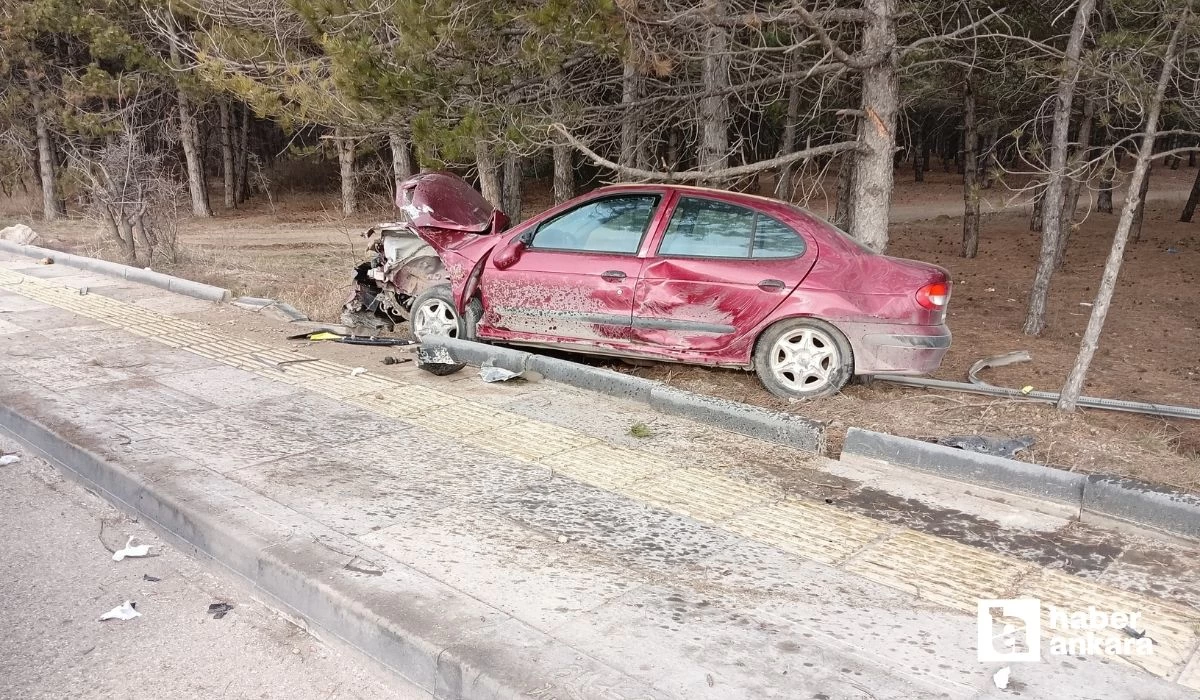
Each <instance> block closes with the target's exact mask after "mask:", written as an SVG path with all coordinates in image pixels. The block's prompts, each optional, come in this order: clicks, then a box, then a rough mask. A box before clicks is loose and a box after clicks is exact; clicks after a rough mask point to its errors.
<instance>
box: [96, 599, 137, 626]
mask: <svg viewBox="0 0 1200 700" xmlns="http://www.w3.org/2000/svg"><path fill="white" fill-rule="evenodd" d="M134 605H137V603H134V602H133V601H130V600H127V601H125V602H124V603H122V604H120V605H118V606H117V607H115V608H113V609H112V610H109V611H108V612H106V613H104V614H103V615H101V616H100V621H101V622H104V621H105V620H132V619H133V618H135V617H141V616H142V614H141V613H140V612H138V611H137V610H134V609H133V606H134Z"/></svg>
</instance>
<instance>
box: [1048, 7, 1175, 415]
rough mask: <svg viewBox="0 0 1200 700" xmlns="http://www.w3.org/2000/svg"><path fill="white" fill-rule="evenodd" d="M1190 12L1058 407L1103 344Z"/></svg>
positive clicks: (1072, 397) (1070, 402)
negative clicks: (1127, 243) (1109, 313)
mask: <svg viewBox="0 0 1200 700" xmlns="http://www.w3.org/2000/svg"><path fill="white" fill-rule="evenodd" d="M1187 14H1188V12H1187V11H1186V10H1185V11H1184V16H1183V17H1181V18H1180V19H1179V20H1178V23H1177V24H1176V25H1175V30H1174V31H1173V32H1171V40H1170V42H1169V43H1168V44H1167V51H1166V54H1165V55H1164V56H1163V68H1162V73H1161V74H1160V75H1159V78H1158V89H1157V91H1156V92H1155V93H1154V98H1153V99H1152V101H1151V102H1150V111H1149V113H1148V114H1147V115H1146V124H1145V126H1144V127H1143V129H1142V144H1141V147H1140V148H1139V149H1138V156H1137V163H1136V164H1135V165H1134V168H1133V176H1132V177H1131V178H1130V180H1129V194H1128V195H1126V197H1125V205H1124V206H1123V207H1121V220H1120V222H1118V224H1117V231H1116V234H1114V235H1113V242H1112V248H1110V249H1109V251H1108V260H1107V261H1106V262H1105V263H1104V274H1103V275H1102V276H1101V278H1100V287H1099V288H1098V289H1097V290H1096V301H1095V302H1094V303H1093V304H1092V314H1091V316H1090V317H1089V318H1088V325H1087V330H1085V331H1084V332H1083V341H1082V342H1080V344H1079V356H1078V357H1076V358H1075V366H1074V367H1072V368H1071V373H1070V374H1069V375H1068V376H1067V381H1066V383H1065V384H1064V385H1063V390H1062V393H1061V394H1060V395H1059V399H1058V407H1059V408H1060V409H1062V410H1064V411H1074V410H1075V404H1076V402H1077V401H1078V400H1079V395H1080V394H1081V393H1082V392H1083V380H1084V379H1085V378H1086V377H1087V371H1088V368H1089V367H1090V366H1091V364H1092V357H1093V356H1094V355H1095V354H1096V348H1097V346H1099V344H1100V332H1101V331H1102V330H1103V329H1104V320H1105V318H1106V317H1107V316H1108V308H1109V305H1110V304H1111V303H1112V297H1113V292H1114V291H1115V290H1116V287H1117V275H1119V274H1120V272H1121V261H1122V259H1123V258H1124V257H1125V243H1126V241H1127V240H1128V239H1129V233H1130V229H1132V228H1133V219H1134V211H1135V210H1136V209H1138V208H1139V207H1140V206H1141V205H1142V203H1143V202H1142V199H1141V195H1140V193H1141V192H1143V191H1144V189H1145V188H1144V187H1143V184H1144V181H1145V179H1146V177H1147V176H1148V174H1149V170H1150V158H1151V157H1152V156H1153V155H1154V133H1155V131H1156V130H1157V129H1158V115H1159V113H1160V112H1161V111H1162V103H1163V96H1164V95H1165V94H1166V92H1167V84H1168V83H1169V82H1170V80H1171V71H1172V69H1173V68H1174V63H1175V58H1176V54H1177V50H1178V47H1179V35H1180V33H1181V32H1182V30H1183V27H1184V25H1185V24H1187V19H1188V18H1187Z"/></svg>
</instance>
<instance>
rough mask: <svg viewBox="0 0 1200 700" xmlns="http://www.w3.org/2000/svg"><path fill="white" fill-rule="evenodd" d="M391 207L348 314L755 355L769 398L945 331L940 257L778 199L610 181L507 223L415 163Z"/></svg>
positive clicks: (841, 377)
mask: <svg viewBox="0 0 1200 700" xmlns="http://www.w3.org/2000/svg"><path fill="white" fill-rule="evenodd" d="M397 205H398V206H399V208H400V210H401V212H403V214H404V220H403V221H402V222H399V223H395V224H389V225H385V226H382V227H379V233H380V236H379V238H378V239H377V240H376V241H374V242H373V243H372V245H371V251H372V253H373V257H372V259H370V260H368V261H367V262H365V263H363V264H362V265H360V266H359V268H358V271H357V275H356V278H355V279H356V282H357V285H356V290H355V293H354V296H353V297H352V298H351V300H350V301H349V302H348V303H347V304H346V309H345V310H346V312H347V318H346V320H347V323H350V324H352V325H360V326H361V325H363V323H364V322H367V323H374V324H375V325H376V326H380V325H382V326H385V327H386V326H391V325H393V324H395V323H399V322H402V321H409V322H410V325H411V329H412V332H413V334H414V335H415V336H416V337H417V338H418V339H419V338H421V337H423V336H426V335H430V334H442V335H449V336H453V337H458V338H463V339H468V340H480V341H492V342H499V343H505V344H512V345H526V346H541V347H552V348H557V349H562V350H570V351H573V352H580V353H591V354H599V355H608V356H613V357H620V358H631V359H632V358H637V359H649V360H663V361H671V362H687V363H692V364H703V365H715V366H719V367H736V368H740V369H747V370H754V371H755V372H756V373H757V374H758V377H759V379H760V380H761V381H762V383H763V385H764V386H765V387H766V388H767V389H768V390H770V391H771V393H773V394H776V395H777V396H781V397H785V398H811V397H815V396H824V395H827V394H831V393H834V392H836V391H838V390H839V389H841V388H842V386H844V385H845V384H846V382H847V381H849V379H850V378H851V376H853V375H856V374H857V375H871V374H881V373H890V374H924V373H928V372H931V371H933V370H935V369H937V367H938V365H939V364H940V363H941V360H942V357H943V355H945V353H946V350H947V349H948V348H949V347H950V331H949V330H948V329H947V328H946V304H947V302H949V300H950V279H949V276H948V274H947V272H946V271H945V270H943V269H942V268H940V267H937V266H935V265H929V264H926V263H921V262H914V261H911V260H902V259H898V258H892V257H887V256H884V255H879V254H876V253H873V252H871V251H870V250H867V249H865V248H863V247H862V246H860V245H858V244H857V243H855V242H854V241H853V240H851V239H850V238H849V237H847V236H846V235H845V234H844V233H842V232H841V231H839V230H838V229H836V228H834V227H833V226H832V225H830V224H829V223H827V222H825V221H824V220H822V219H820V218H819V217H817V216H815V215H813V214H811V213H809V212H807V211H805V210H804V209H801V208H799V207H796V206H793V205H791V204H787V203H784V202H780V201H777V200H773V199H767V198H765V197H757V196H753V195H748V194H740V193H735V192H726V191H722V190H714V189H704V188H697V187H684V186H677V185H616V186H611V187H604V188H601V189H598V190H595V191H592V192H589V193H588V194H586V195H583V196H581V197H577V198H575V199H573V200H571V201H569V202H566V203H564V204H560V205H558V206H556V207H554V208H553V209H550V210H549V211H546V212H544V213H542V214H540V215H539V216H536V217H534V218H533V219H530V220H529V221H526V222H524V223H522V224H521V225H519V226H516V227H514V228H511V229H506V225H507V217H506V216H505V215H504V214H503V213H502V212H500V211H497V210H496V209H495V208H494V207H492V205H491V204H489V203H488V202H487V200H485V199H484V198H483V197H482V196H481V195H480V194H479V193H478V192H477V191H475V190H474V189H473V188H472V187H471V186H470V185H468V184H467V183H466V182H464V181H463V180H462V179H461V178H459V177H457V176H455V175H452V174H448V173H424V174H421V175H418V176H416V177H414V178H412V179H410V180H408V181H406V182H405V183H403V184H402V185H401V186H400V188H399V190H398V193H397ZM374 231H375V229H373V230H372V232H374ZM370 233H371V232H369V233H368V235H370Z"/></svg>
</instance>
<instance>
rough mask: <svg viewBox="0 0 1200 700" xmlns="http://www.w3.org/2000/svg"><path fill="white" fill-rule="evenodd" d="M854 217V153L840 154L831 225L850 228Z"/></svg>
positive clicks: (844, 228)
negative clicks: (835, 201)
mask: <svg viewBox="0 0 1200 700" xmlns="http://www.w3.org/2000/svg"><path fill="white" fill-rule="evenodd" d="M853 218H854V154H852V153H846V154H844V155H843V156H842V162H841V165H840V166H839V167H838V187H837V208H836V209H835V210H834V212H833V222H832V223H833V225H834V226H837V227H838V228H840V229H842V230H843V231H845V230H847V229H849V228H850V223H851V221H852V220H853Z"/></svg>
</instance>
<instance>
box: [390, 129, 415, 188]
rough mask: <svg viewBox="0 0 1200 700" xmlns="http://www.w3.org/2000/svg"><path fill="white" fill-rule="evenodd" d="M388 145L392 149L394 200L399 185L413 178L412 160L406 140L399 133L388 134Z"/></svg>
mask: <svg viewBox="0 0 1200 700" xmlns="http://www.w3.org/2000/svg"><path fill="white" fill-rule="evenodd" d="M388 145H389V146H390V147H391V149H392V181H393V183H394V185H395V191H394V192H392V199H395V198H396V195H397V194H398V193H399V192H400V183H401V182H404V181H405V180H407V179H408V178H410V177H412V176H413V158H412V151H411V150H410V149H409V147H408V139H406V138H404V136H403V135H401V134H400V133H399V132H396V131H393V132H392V133H390V134H388Z"/></svg>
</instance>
